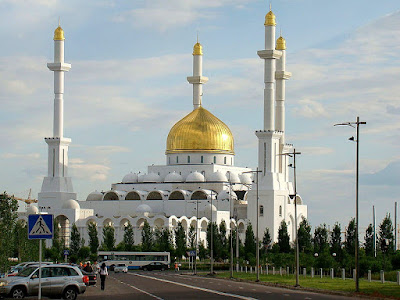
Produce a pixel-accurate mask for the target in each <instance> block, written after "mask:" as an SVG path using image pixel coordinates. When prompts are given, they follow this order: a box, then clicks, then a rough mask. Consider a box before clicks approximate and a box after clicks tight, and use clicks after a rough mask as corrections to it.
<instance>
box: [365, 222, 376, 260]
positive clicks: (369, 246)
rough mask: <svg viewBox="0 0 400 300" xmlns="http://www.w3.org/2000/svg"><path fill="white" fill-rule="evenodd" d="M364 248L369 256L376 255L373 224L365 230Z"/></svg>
mask: <svg viewBox="0 0 400 300" xmlns="http://www.w3.org/2000/svg"><path fill="white" fill-rule="evenodd" d="M364 249H365V254H366V255H367V256H374V228H373V227H372V224H369V225H368V228H367V229H366V230H365V237H364Z"/></svg>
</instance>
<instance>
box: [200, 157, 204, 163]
mask: <svg viewBox="0 0 400 300" xmlns="http://www.w3.org/2000/svg"><path fill="white" fill-rule="evenodd" d="M200 162H201V163H204V156H203V155H202V156H201V157H200Z"/></svg>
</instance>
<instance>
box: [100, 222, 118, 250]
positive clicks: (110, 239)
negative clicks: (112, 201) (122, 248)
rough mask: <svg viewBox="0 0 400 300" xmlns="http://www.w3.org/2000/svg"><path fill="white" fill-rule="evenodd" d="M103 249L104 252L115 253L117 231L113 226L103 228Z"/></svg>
mask: <svg viewBox="0 0 400 300" xmlns="http://www.w3.org/2000/svg"><path fill="white" fill-rule="evenodd" d="M101 247H102V248H103V250H104V251H113V250H114V248H115V229H114V226H112V225H106V226H104V227H103V243H102V244H101Z"/></svg>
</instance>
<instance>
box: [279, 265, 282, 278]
mask: <svg viewBox="0 0 400 300" xmlns="http://www.w3.org/2000/svg"><path fill="white" fill-rule="evenodd" d="M279 275H281V276H282V267H279Z"/></svg>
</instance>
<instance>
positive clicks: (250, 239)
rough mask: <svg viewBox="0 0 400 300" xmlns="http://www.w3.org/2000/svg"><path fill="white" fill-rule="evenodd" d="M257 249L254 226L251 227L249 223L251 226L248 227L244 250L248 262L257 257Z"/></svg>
mask: <svg viewBox="0 0 400 300" xmlns="http://www.w3.org/2000/svg"><path fill="white" fill-rule="evenodd" d="M256 249H257V247H256V239H255V237H254V232H253V226H252V225H251V223H249V225H247V228H246V234H245V238H244V250H245V253H246V259H247V260H250V258H251V257H254V256H255V255H256Z"/></svg>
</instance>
